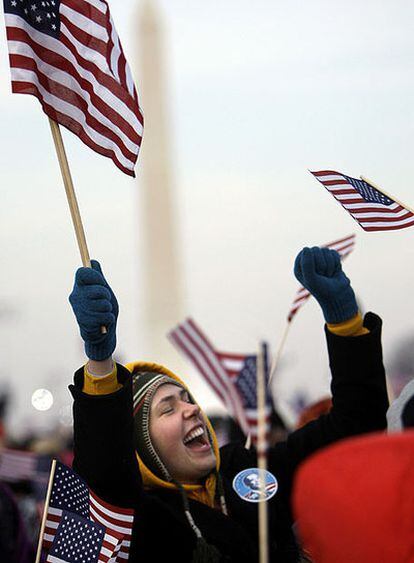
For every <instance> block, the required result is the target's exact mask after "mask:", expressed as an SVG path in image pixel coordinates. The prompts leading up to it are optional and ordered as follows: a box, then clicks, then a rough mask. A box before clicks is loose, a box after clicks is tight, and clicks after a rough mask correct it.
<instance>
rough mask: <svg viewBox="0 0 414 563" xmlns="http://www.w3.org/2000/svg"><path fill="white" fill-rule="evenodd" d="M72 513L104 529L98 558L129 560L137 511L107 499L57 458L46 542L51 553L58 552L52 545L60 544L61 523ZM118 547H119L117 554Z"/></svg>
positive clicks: (47, 519) (45, 547)
mask: <svg viewBox="0 0 414 563" xmlns="http://www.w3.org/2000/svg"><path fill="white" fill-rule="evenodd" d="M68 514H69V515H70V516H71V517H72V518H74V519H75V520H76V517H81V518H84V519H86V520H88V521H89V522H91V523H95V524H98V525H99V526H100V527H102V528H103V529H104V532H105V533H104V536H103V543H102V546H101V548H100V551H99V558H98V559H97V561H100V562H101V561H102V562H104V563H106V562H107V561H112V562H114V563H115V562H116V563H119V562H121V561H127V560H128V557H129V549H130V545H131V535H132V526H133V522H134V511H133V510H132V509H129V508H119V507H117V506H113V505H111V504H109V503H107V502H104V501H103V500H102V499H100V498H99V497H98V496H97V495H96V494H95V493H94V492H93V491H92V490H91V489H89V487H88V485H87V484H86V483H85V481H84V480H83V479H81V478H80V477H79V476H78V475H77V474H76V473H75V472H74V471H73V470H72V469H70V468H69V467H66V465H63V464H62V463H59V462H57V463H56V470H55V474H54V478H53V485H52V492H51V497H50V502H49V505H48V507H47V516H46V526H45V531H44V535H43V545H42V547H43V549H44V550H45V551H46V552H49V556H52V555H53V553H55V552H54V551H53V549H52V548H53V547H56V546H57V545H58V539H59V538H58V534H59V529H60V525H61V523H62V519H63V518H64V517H65V515H68ZM115 549H116V550H117V551H116V554H115V555H114V550H115ZM63 560H64V561H66V560H65V559H63ZM48 561H60V560H59V559H48ZM69 561H72V560H71V559H69Z"/></svg>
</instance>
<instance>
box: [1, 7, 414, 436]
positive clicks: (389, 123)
mask: <svg viewBox="0 0 414 563" xmlns="http://www.w3.org/2000/svg"><path fill="white" fill-rule="evenodd" d="M110 6H111V10H112V15H113V17H114V20H115V23H116V25H117V30H118V34H119V36H120V38H121V40H122V43H123V45H124V49H125V51H126V55H127V58H128V60H129V61H130V63H131V66H132V67H133V68H134V70H135V69H137V68H138V60H139V53H138V52H137V34H138V33H139V29H138V26H137V23H136V22H137V21H138V19H137V18H138V16H137V14H138V7H139V3H138V2H135V1H132V0H123V1H122V2H114V1H112V2H110ZM158 6H159V8H160V12H161V14H162V19H163V22H164V28H165V34H166V35H165V45H166V53H165V55H166V59H167V61H168V75H167V79H168V89H167V92H168V109H169V122H170V143H171V146H170V149H171V157H172V159H173V169H174V198H175V207H176V221H177V230H178V236H179V242H180V256H181V258H180V266H181V272H182V279H183V280H184V282H183V283H184V287H185V295H184V304H183V309H184V310H185V313H186V314H190V315H192V316H193V317H194V318H195V319H196V320H197V321H198V322H199V323H200V325H201V326H202V327H203V328H204V329H205V331H206V332H207V334H208V335H209V336H210V338H211V339H212V340H213V341H214V343H215V344H216V345H217V346H218V347H219V348H221V349H225V350H228V351H236V352H237V351H238V352H244V351H255V350H256V347H257V342H258V340H259V339H260V338H266V339H268V340H269V341H270V343H271V345H272V347H273V348H275V347H277V344H278V342H279V339H280V336H281V334H282V332H283V330H284V327H285V319H286V314H287V312H288V309H289V307H290V304H291V301H292V299H293V297H294V294H295V291H296V288H297V282H296V281H295V279H294V277H293V274H292V266H293V261H294V258H295V256H296V254H297V252H298V251H299V250H300V249H301V248H302V247H303V246H304V245H315V244H323V243H326V242H329V241H331V240H334V239H335V238H339V237H342V236H345V235H348V234H350V233H352V232H355V233H357V242H356V248H355V251H354V253H353V255H351V256H350V257H349V259H348V260H347V263H346V265H345V270H346V272H347V274H348V275H349V277H350V278H351V281H352V283H353V286H354V288H355V291H356V292H357V293H358V295H359V296H360V298H361V299H362V302H363V304H364V307H365V308H366V309H369V310H374V311H376V312H377V313H378V314H380V315H381V316H382V318H383V319H384V351H385V359H386V362H389V361H390V358H391V357H392V352H393V349H394V348H395V346H396V343H397V342H398V341H399V340H400V339H401V338H404V337H405V336H406V335H407V334H408V333H409V332H410V331H411V332H412V331H413V328H414V321H413V320H412V307H411V305H410V303H411V299H410V295H411V290H412V287H413V282H414V269H413V268H412V262H413V256H414V247H413V244H412V239H413V236H414V229H413V228H411V229H406V230H404V231H400V232H391V233H371V234H367V233H364V232H363V231H362V229H361V228H360V227H359V226H358V225H357V224H356V223H355V222H354V221H353V219H352V218H351V217H350V216H349V215H347V214H346V212H345V211H344V210H343V209H342V208H341V207H340V206H339V204H338V203H336V202H335V201H334V199H333V198H332V197H331V196H330V195H329V194H328V193H327V192H326V191H325V190H324V188H323V187H322V186H321V185H320V184H319V183H318V182H316V181H315V180H314V179H313V177H312V176H311V175H310V174H309V172H308V169H311V170H318V169H334V170H339V171H342V172H345V173H347V174H349V175H351V176H355V177H358V176H359V175H360V174H363V175H365V176H367V177H368V178H370V179H372V180H373V181H374V182H376V183H378V184H379V185H381V186H383V187H384V189H385V190H386V191H388V192H390V193H391V194H393V195H394V196H395V197H397V198H398V199H400V200H402V201H403V202H405V203H407V204H408V205H411V206H412V207H414V190H413V189H412V166H413V158H412V152H413V147H414V130H413V111H414V109H413V108H414V105H413V101H412V100H413V91H414V74H413V68H414V33H413V23H412V22H413V21H414V5H413V4H412V2H409V1H403V0H395V1H394V2H392V3H390V2H386V1H380V0H375V1H374V0H367V1H365V2H358V1H356V0H348V1H346V2H345V1H342V0H338V1H333V2H332V1H327V0H326V1H322V0H315V1H313V2H299V1H291V2H274V1H270V0H268V1H265V0H258V1H257V2H255V3H254V5H253V4H252V3H251V2H247V1H244V0H241V1H240V0H239V1H237V2H236V1H234V0H227V2H219V1H218V0H211V1H210V2H208V3H206V2H201V1H199V0H193V1H192V2H188V1H183V0H174V2H172V1H171V0H170V1H168V2H167V0H163V1H159V2H158ZM0 41H1V46H2V47H1V49H0V123H1V128H0V175H1V186H2V187H1V194H2V195H1V205H0V237H1V246H0V263H1V277H0V304H1V305H2V306H3V308H6V309H9V314H8V316H7V317H6V316H3V318H0V338H1V340H0V341H1V349H2V362H1V366H0V382H1V381H3V382H6V381H8V382H9V383H10V385H11V387H12V389H13V391H14V393H15V402H14V406H13V413H12V415H13V416H12V417H11V419H10V420H11V422H12V424H13V425H14V427H15V428H16V429H17V428H20V427H22V426H23V425H24V424H25V423H26V422H27V421H28V420H29V419H30V421H31V422H30V423H31V424H32V425H33V426H37V425H39V426H40V425H44V424H49V423H50V420H51V418H54V417H57V416H58V413H59V411H60V409H61V408H62V407H64V406H65V405H68V404H69V403H70V401H69V396H68V393H67V390H66V386H67V384H68V383H69V382H70V381H71V377H72V373H73V371H74V369H76V368H77V367H78V366H79V365H81V364H82V362H83V354H82V347H81V344H80V340H79V338H78V335H77V327H76V324H75V322H74V320H73V317H72V313H71V310H70V308H69V305H68V303H67V295H68V293H69V292H70V289H71V286H72V283H73V281H72V280H73V275H74V272H75V270H76V268H77V267H78V266H79V262H80V260H79V257H78V251H77V247H76V244H75V239H74V234H73V232H72V226H71V223H70V219H69V214H68V211H67V204H66V201H65V196H64V191H63V188H62V185H61V179H60V176H59V170H58V165H57V160H56V156H55V154H54V152H53V145H52V140H51V136H50V133H49V130H48V123H47V120H46V118H45V117H44V114H43V113H42V112H41V110H40V106H39V104H38V102H37V100H35V99H34V98H33V97H31V96H18V95H13V96H12V95H11V93H10V85H9V70H8V61H7V46H6V40H5V33H4V29H3V28H2V31H1V33H0ZM134 74H135V79H136V84H137V87H138V90H139V75H138V74H137V72H136V70H135V72H134ZM143 109H144V112H145V107H144V108H143ZM144 135H145V134H144ZM64 138H65V143H66V146H67V151H68V155H69V159H70V163H71V166H72V173H73V177H74V181H75V186H76V188H77V191H78V198H79V203H80V206H81V211H82V214H83V219H84V223H85V228H86V232H87V238H88V243H89V247H90V252H91V255H92V256H93V257H97V258H99V260H100V261H101V263H102V264H103V266H104V269H105V272H106V273H107V275H108V278H109V280H110V281H111V283H112V285H113V287H114V289H115V290H116V292H117V295H118V297H119V301H120V303H121V315H120V319H119V342H120V345H119V352H120V354H121V355H122V357H123V358H125V359H134V358H138V357H140V356H141V355H143V356H146V355H147V354H146V351H145V350H143V349H142V342H144V341H145V340H144V335H143V331H144V328H143V327H142V326H141V324H142V323H141V324H140V311H139V298H140V297H139V291H140V286H139V275H140V268H139V253H138V250H137V249H138V238H139V221H138V215H137V210H138V208H139V205H140V174H139V163H138V178H137V180H132V179H130V178H129V177H127V176H124V175H123V174H122V173H121V172H119V171H118V170H117V169H116V168H115V167H114V165H113V164H112V163H111V162H110V161H109V160H108V159H105V158H103V157H101V156H99V155H96V154H94V153H92V152H91V151H90V150H89V149H88V148H86V147H85V146H84V145H83V144H82V143H81V142H80V141H79V140H78V139H76V138H75V137H73V136H72V135H70V134H69V133H66V132H65V135H64ZM6 319H7V322H6ZM180 320H181V319H177V322H178V321H180ZM174 353H175V352H174ZM284 358H285V361H284V367H283V366H282V367H283V369H281V371H280V373H279V375H278V380H277V382H276V389H275V391H276V393H277V396H278V399H279V400H280V401H281V403H283V404H285V408H286V404H287V402H288V401H289V400H290V399H291V397H292V396H293V394H294V393H295V392H296V391H297V390H301V389H304V390H305V392H306V393H307V394H308V395H309V398H310V399H317V398H318V397H319V396H320V395H321V394H322V393H324V392H326V391H327V389H328V387H327V385H328V381H329V379H328V367H327V357H326V351H325V344H324V337H323V323H322V316H321V314H320V312H319V310H318V307H317V305H316V304H315V303H313V302H309V303H307V304H306V306H305V307H304V308H303V310H301V311H300V312H299V314H298V316H297V318H296V319H295V321H294V323H293V325H292V328H291V331H290V333H289V336H288V339H287V343H286V348H285V354H284ZM157 359H158V358H155V360H157ZM174 363H175V361H174V357H172V364H173V365H172V367H175V366H174ZM176 363H177V365H181V364H180V363H179V360H178V357H177V362H176ZM189 371H190V373H191V370H189ZM190 378H191V379H192V380H193V382H195V378H194V374H192V375H191V377H190ZM196 386H197V389H199V392H200V393H204V401H205V402H204V405H205V406H207V407H208V408H214V409H215V408H218V407H219V404H218V402H217V401H214V399H213V396H212V395H211V394H209V393H208V392H207V390H206V389H205V388H204V387H203V386H202V385H201V384H198V383H196ZM37 387H48V388H50V389H52V391H53V393H54V394H55V399H56V401H55V404H54V406H53V408H52V409H51V411H50V412H49V413H48V414H47V415H45V414H39V413H36V412H35V411H34V410H33V409H32V407H31V406H30V397H31V394H32V392H33V390H34V389H36V388H37Z"/></svg>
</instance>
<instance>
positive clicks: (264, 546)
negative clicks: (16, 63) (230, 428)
mask: <svg viewBox="0 0 414 563" xmlns="http://www.w3.org/2000/svg"><path fill="white" fill-rule="evenodd" d="M256 391H257V462H258V467H259V473H260V474H261V478H260V481H259V482H260V495H261V498H262V499H263V500H261V501H259V503H258V504H259V563H268V561H269V548H268V537H267V536H268V516H267V501H266V500H264V499H266V479H265V477H264V472H265V471H266V470H267V439H266V434H267V432H266V382H265V365H264V354H263V346H260V347H259V352H258V355H257V369H256Z"/></svg>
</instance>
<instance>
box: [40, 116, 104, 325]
mask: <svg viewBox="0 0 414 563" xmlns="http://www.w3.org/2000/svg"><path fill="white" fill-rule="evenodd" d="M48 119H49V125H50V129H51V131H52V137H53V141H54V143H55V148H56V154H57V157H58V160H59V166H60V171H61V173H62V178H63V184H64V186H65V192H66V198H67V200H68V204H69V209H70V214H71V217H72V223H73V226H74V228H75V235H76V240H77V241H78V247H79V252H80V255H81V259H82V265H83V266H85V268H90V267H91V259H90V257H89V250H88V245H87V244H86V237H85V231H84V229H83V224H82V218H81V214H80V211H79V205H78V200H77V199H76V194H75V188H74V187H73V182H72V175H71V173H70V168H69V163H68V159H67V156H66V151H65V146H64V144H63V139H62V135H61V133H60V128H59V124H58V123H56V121H54V120H53V119H51V118H50V117H49V118H48ZM106 332H107V330H106V327H104V326H101V333H102V334H106Z"/></svg>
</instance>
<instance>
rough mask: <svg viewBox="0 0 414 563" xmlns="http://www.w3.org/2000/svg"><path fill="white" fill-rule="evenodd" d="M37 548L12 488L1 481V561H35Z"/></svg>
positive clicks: (24, 562)
mask: <svg viewBox="0 0 414 563" xmlns="http://www.w3.org/2000/svg"><path fill="white" fill-rule="evenodd" d="M34 558H35V548H34V545H33V543H32V542H31V541H30V540H29V538H28V535H27V531H26V527H25V524H24V522H23V519H22V516H21V513H20V510H19V508H18V506H17V503H16V500H15V497H14V494H13V492H12V491H11V489H10V488H9V487H8V486H7V485H6V484H5V483H2V482H1V481H0V561H2V562H3V561H4V563H6V561H7V563H33V561H34Z"/></svg>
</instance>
